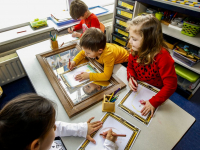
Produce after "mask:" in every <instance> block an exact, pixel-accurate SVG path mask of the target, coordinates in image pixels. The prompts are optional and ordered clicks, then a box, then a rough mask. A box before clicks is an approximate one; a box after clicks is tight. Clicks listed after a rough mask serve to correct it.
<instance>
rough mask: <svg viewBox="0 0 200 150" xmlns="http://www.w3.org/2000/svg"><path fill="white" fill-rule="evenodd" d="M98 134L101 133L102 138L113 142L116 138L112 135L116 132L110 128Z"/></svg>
mask: <svg viewBox="0 0 200 150" xmlns="http://www.w3.org/2000/svg"><path fill="white" fill-rule="evenodd" d="M100 135H102V136H103V138H104V139H107V140H110V141H112V142H114V143H115V141H116V140H117V136H113V135H116V133H115V132H113V131H112V129H110V130H108V131H106V132H103V133H102V134H100Z"/></svg>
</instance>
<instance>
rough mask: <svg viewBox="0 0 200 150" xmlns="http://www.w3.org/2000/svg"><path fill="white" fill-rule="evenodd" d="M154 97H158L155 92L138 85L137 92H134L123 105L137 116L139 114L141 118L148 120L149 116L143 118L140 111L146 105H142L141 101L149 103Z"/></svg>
mask: <svg viewBox="0 0 200 150" xmlns="http://www.w3.org/2000/svg"><path fill="white" fill-rule="evenodd" d="M154 95H156V93H155V92H153V91H151V90H150V89H148V88H146V87H144V86H142V85H140V84H138V88H137V92H132V93H131V94H130V95H129V97H128V98H127V100H126V101H125V102H124V103H123V105H124V106H126V107H127V108H128V109H130V110H132V111H133V112H135V113H136V114H138V115H139V116H141V117H142V118H144V119H146V118H147V117H148V115H146V116H142V115H141V113H140V111H141V110H142V108H143V107H144V105H142V104H141V103H140V100H144V101H147V100H149V99H150V98H152V97H153V96H154Z"/></svg>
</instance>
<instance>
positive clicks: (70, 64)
mask: <svg viewBox="0 0 200 150" xmlns="http://www.w3.org/2000/svg"><path fill="white" fill-rule="evenodd" d="M75 66H76V63H75V61H70V59H69V62H68V65H67V68H68V69H69V70H72V69H73V68H74V67H75Z"/></svg>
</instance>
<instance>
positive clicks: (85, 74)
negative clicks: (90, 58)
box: [75, 72, 90, 82]
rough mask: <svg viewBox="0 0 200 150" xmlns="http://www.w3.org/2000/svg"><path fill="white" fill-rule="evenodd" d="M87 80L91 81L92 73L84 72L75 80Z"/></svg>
mask: <svg viewBox="0 0 200 150" xmlns="http://www.w3.org/2000/svg"><path fill="white" fill-rule="evenodd" d="M86 79H90V73H87V72H82V73H80V74H78V75H77V76H76V77H75V80H78V81H79V82H81V81H83V80H86Z"/></svg>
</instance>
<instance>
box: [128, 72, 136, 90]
mask: <svg viewBox="0 0 200 150" xmlns="http://www.w3.org/2000/svg"><path fill="white" fill-rule="evenodd" d="M128 73H129V76H130V78H131V77H132V76H131V74H130V72H129V71H128ZM131 82H132V83H133V85H134V86H136V85H135V83H134V81H133V79H132V78H131Z"/></svg>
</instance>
